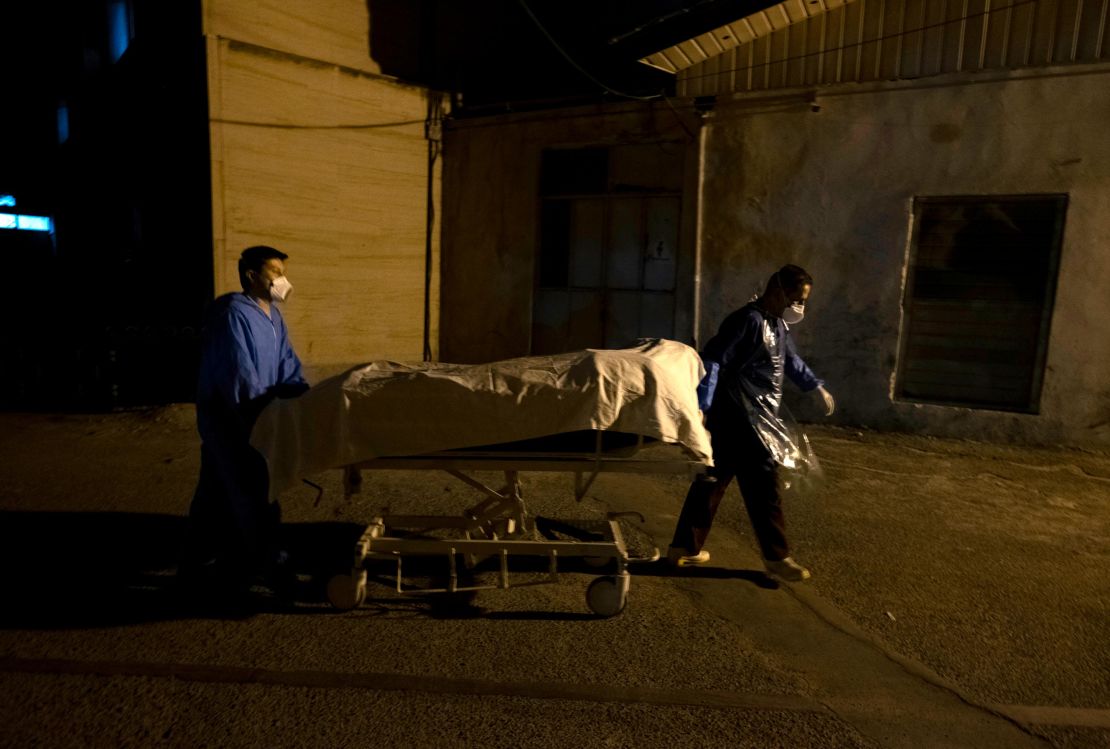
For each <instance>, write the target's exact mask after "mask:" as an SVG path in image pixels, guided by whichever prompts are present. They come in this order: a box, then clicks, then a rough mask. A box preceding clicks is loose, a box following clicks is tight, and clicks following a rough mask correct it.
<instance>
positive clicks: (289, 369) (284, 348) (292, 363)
mask: <svg viewBox="0 0 1110 749" xmlns="http://www.w3.org/2000/svg"><path fill="white" fill-rule="evenodd" d="M307 390H308V381H307V380H305V378H304V373H303V371H302V369H301V360H300V358H299V357H298V356H297V352H296V351H294V350H293V344H292V343H290V341H289V329H288V328H286V327H285V318H282V320H281V336H280V339H279V340H278V382H277V384H276V385H275V386H274V387H273V388H272V391H273V394H274V395H275V396H277V397H278V398H295V397H297V396H298V395H301V394H303V393H304V392H305V391H307Z"/></svg>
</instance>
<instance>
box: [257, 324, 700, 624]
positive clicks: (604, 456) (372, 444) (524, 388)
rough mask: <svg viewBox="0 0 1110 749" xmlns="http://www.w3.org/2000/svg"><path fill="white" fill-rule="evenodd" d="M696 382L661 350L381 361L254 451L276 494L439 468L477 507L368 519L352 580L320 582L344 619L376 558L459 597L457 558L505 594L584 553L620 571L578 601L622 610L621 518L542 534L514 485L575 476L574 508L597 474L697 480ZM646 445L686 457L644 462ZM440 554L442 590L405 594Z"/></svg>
mask: <svg viewBox="0 0 1110 749" xmlns="http://www.w3.org/2000/svg"><path fill="white" fill-rule="evenodd" d="M703 374H704V369H703V368H702V365H701V360H700V358H699V357H698V355H697V353H696V352H695V351H694V350H693V349H692V348H690V347H689V346H686V345H684V344H681V343H678V342H675V341H667V340H659V339H653V340H645V341H642V342H641V343H640V344H638V345H637V346H635V347H632V348H628V349H618V350H603V349H588V350H586V351H578V352H572V353H568V354H560V355H556V356H541V357H527V358H522V359H512V360H507V361H501V362H492V363H489V364H479V365H456V364H439V363H420V364H405V363H397V362H389V361H377V362H372V363H371V364H368V365H364V366H361V367H356V368H354V369H351V370H349V371H347V372H346V373H344V374H342V375H338V376H336V377H332V378H330V379H328V380H325V381H324V382H322V383H320V384H319V385H317V386H315V387H313V388H312V389H311V390H309V392H308V393H306V394H304V395H303V396H301V397H299V398H295V399H290V400H277V401H274V402H273V403H271V404H270V405H268V406H267V407H266V409H265V410H264V411H263V412H262V414H261V415H260V416H259V419H258V421H257V423H256V424H255V427H254V431H253V432H252V434H251V444H252V445H253V446H254V447H255V448H256V449H258V451H259V452H260V453H261V454H262V455H263V457H264V458H265V459H266V463H267V467H268V471H269V478H270V492H271V496H272V497H274V498H276V497H277V495H278V494H279V493H280V492H281V491H282V490H283V489H285V488H287V487H289V486H292V485H293V484H296V483H299V481H300V478H301V477H303V476H306V475H310V474H313V473H316V472H318V471H321V470H325V469H330V468H343V469H344V470H345V474H346V485H347V486H346V488H347V490H348V492H353V491H355V490H356V489H357V487H358V485H359V483H360V474H361V472H362V471H368V470H390V469H392V470H397V469H404V470H437V471H438V470H442V471H446V472H448V473H449V474H451V475H452V476H454V477H455V478H457V479H459V480H460V481H463V482H464V483H466V484H467V485H469V486H471V487H472V488H474V489H477V490H478V491H479V492H481V493H482V494H483V495H484V496H485V498H484V499H483V501H482V502H480V503H479V504H477V505H475V506H473V507H470V508H468V509H467V510H466V511H465V512H464V513H462V514H461V515H458V516H413V515H408V516H389V517H380V518H375V519H374V520H373V521H372V522H371V523H370V524H369V525H368V526H367V527H366V529H365V531H364V532H363V533H362V535H361V537H360V538H359V540H358V542H357V544H356V545H355V550H354V555H353V556H354V558H353V561H352V565H351V569H350V572H349V573H348V574H344V575H338V576H336V577H335V578H334V579H332V580H331V582H330V583H329V585H328V597H329V599H330V601H331V602H332V603H333V604H335V605H336V606H337V607H339V608H351V607H354V606H357V605H359V604H360V603H361V602H362V601H363V600H364V598H365V595H366V583H367V577H368V576H367V574H366V568H367V566H368V565H372V564H375V563H378V562H381V561H383V560H387V561H391V562H392V563H394V564H395V566H396V569H395V571H394V577H395V580H396V587H397V589H398V591H400V592H401V593H407V592H420V593H428V592H432V591H433V590H434V591H441V592H446V593H452V592H460V591H464V590H473V589H476V586H470V585H466V584H464V583H461V582H460V572H461V571H462V570H461V568H460V562H461V565H462V566H463V568H466V569H472V568H474V567H475V566H477V565H478V564H480V563H483V562H490V561H493V562H495V563H496V565H497V575H498V582H497V584H496V585H488V586H482V587H487V588H488V587H500V588H505V587H509V586H510V574H509V561H510V559H511V558H512V559H516V558H520V557H532V558H538V559H540V560H542V561H543V562H544V563H545V564H546V566H547V573H548V579H554V577H555V575H556V574H557V573H558V571H559V569H560V568H559V560H560V559H568V558H579V559H583V560H593V561H596V562H598V563H600V564H603V565H609V566H611V567H614V568H615V570H614V574H611V575H605V576H603V577H600V578H598V579H597V580H595V581H594V582H593V584H591V586H590V588H589V591H588V595H587V602H588V604H589V606H590V608H591V609H592V610H593V611H595V612H596V613H598V614H602V615H613V614H616V613H619V612H620V611H621V610H622V609H623V607H624V603H625V599H626V596H627V593H628V582H629V577H628V564H629V563H630V562H632V561H635V559H634V558H633V557H631V556H630V555H629V552H628V547H627V545H626V543H625V539H624V538H623V537H622V534H621V529H620V527H619V525H618V520H619V518H616V517H609V518H606V519H604V520H595V521H592V523H591V522H587V523H585V525H586V526H589V527H587V528H586V529H584V531H583V535H584V537H583V538H577V539H573V540H569V541H568V540H562V539H553V538H549V537H544V534H543V533H541V531H542V530H543V529H542V528H539V527H538V524H537V522H536V520H535V519H534V518H532V517H531V516H530V515H529V514H528V512H527V511H526V508H525V505H524V499H523V496H522V492H521V487H520V481H519V474H520V473H521V472H523V471H559V472H568V473H571V474H573V475H574V477H575V496H576V498H578V499H581V498H582V497H583V496H584V495H585V493H586V491H587V490H588V489H589V487H590V485H591V484H592V482H593V481H594V479H595V478H596V477H597V476H598V474H600V473H603V472H616V471H623V472H636V473H647V472H656V473H658V472H665V473H675V472H678V473H690V472H696V471H699V470H703V469H704V468H705V467H706V466H708V465H710V464H711V462H712V451H711V448H710V445H709V435H708V433H707V432H706V431H705V429H704V427H703V426H702V423H701V414H700V412H699V411H698V406H697V397H696V389H697V385H698V382H699V381H700V380H701V377H702V376H703ZM583 440H585V442H584V443H583ZM648 442H659V443H665V444H667V445H669V446H670V447H669V448H666V449H678V450H680V451H681V453H682V455H681V457H680V458H675V459H660V460H656V459H644V458H643V457H637V453H638V452H639V449H640V448H641V447H643V446H644V445H645V444H646V443H648ZM473 471H498V472H500V473H503V475H504V477H505V485H504V487H501V488H498V489H494V488H492V487H490V486H487V485H486V484H483V483H482V482H480V481H478V480H476V479H474V478H473V477H472V476H470V475H469V472H473ZM656 553H657V552H656ZM437 556H438V557H442V558H445V559H446V560H447V565H448V576H447V583H446V585H444V586H441V587H436V588H430V587H429V588H420V589H417V590H416V591H410V589H409V588H406V587H405V586H404V585H403V571H404V568H405V565H406V560H408V559H412V558H413V557H422V558H434V557H437Z"/></svg>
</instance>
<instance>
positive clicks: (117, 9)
mask: <svg viewBox="0 0 1110 749" xmlns="http://www.w3.org/2000/svg"><path fill="white" fill-rule="evenodd" d="M127 6H128V3H127V0H111V2H109V3H108V54H110V55H111V56H112V62H116V61H117V60H119V58H121V57H123V53H124V52H126V51H127V45H128V44H130V43H131V13H130V9H129V8H128V7H127Z"/></svg>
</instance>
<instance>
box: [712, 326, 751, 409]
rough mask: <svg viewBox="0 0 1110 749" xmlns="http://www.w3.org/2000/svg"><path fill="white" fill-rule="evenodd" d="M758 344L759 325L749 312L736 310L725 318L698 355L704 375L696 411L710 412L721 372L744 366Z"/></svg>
mask: <svg viewBox="0 0 1110 749" xmlns="http://www.w3.org/2000/svg"><path fill="white" fill-rule="evenodd" d="M759 342H760V335H759V324H758V322H757V320H756V317H755V316H754V315H752V314H751V312H750V311H749V310H747V309H743V310H739V311H737V312H733V313H732V314H731V315H729V316H728V317H726V318H725V320H724V322H722V323H721V327H720V328H719V329H718V330H717V335H715V336H713V337H712V338H710V339H709V343H707V344H705V350H704V351H702V354H701V358H702V362H703V363H704V365H705V372H706V374H705V377H703V378H702V381H701V383H700V384H699V385H698V408H700V409H701V410H702V411H708V410H709V407H710V406H712V405H713V399H714V397H715V395H716V391H717V380H718V378H719V376H720V372H721V370H723V369H725V368H727V367H728V366H729V365H730V364H736V363H737V362H739V363H740V364H741V366H743V364H744V363H746V362H747V361H748V360H750V359H751V358H752V355H753V354H755V352H756V348H757V347H758V346H759Z"/></svg>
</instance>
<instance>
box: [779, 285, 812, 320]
mask: <svg viewBox="0 0 1110 749" xmlns="http://www.w3.org/2000/svg"><path fill="white" fill-rule="evenodd" d="M775 280H776V281H778V283H779V289H781V290H782V295H783V296H784V297H785V296H786V289H785V288H784V287H783V285H782V279H781V278H779V274H778V273H776V274H775ZM786 298H787V299H789V298H790V297H786ZM805 316H806V306H805V303H804V302H795V303H794V304H791V305H790V306H789V307H787V308H786V309H784V310H783V311H782V321H783V322H784V323H786V324H787V325H797V324H798V323H800V322H801V321H802V318H803V317H805Z"/></svg>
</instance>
